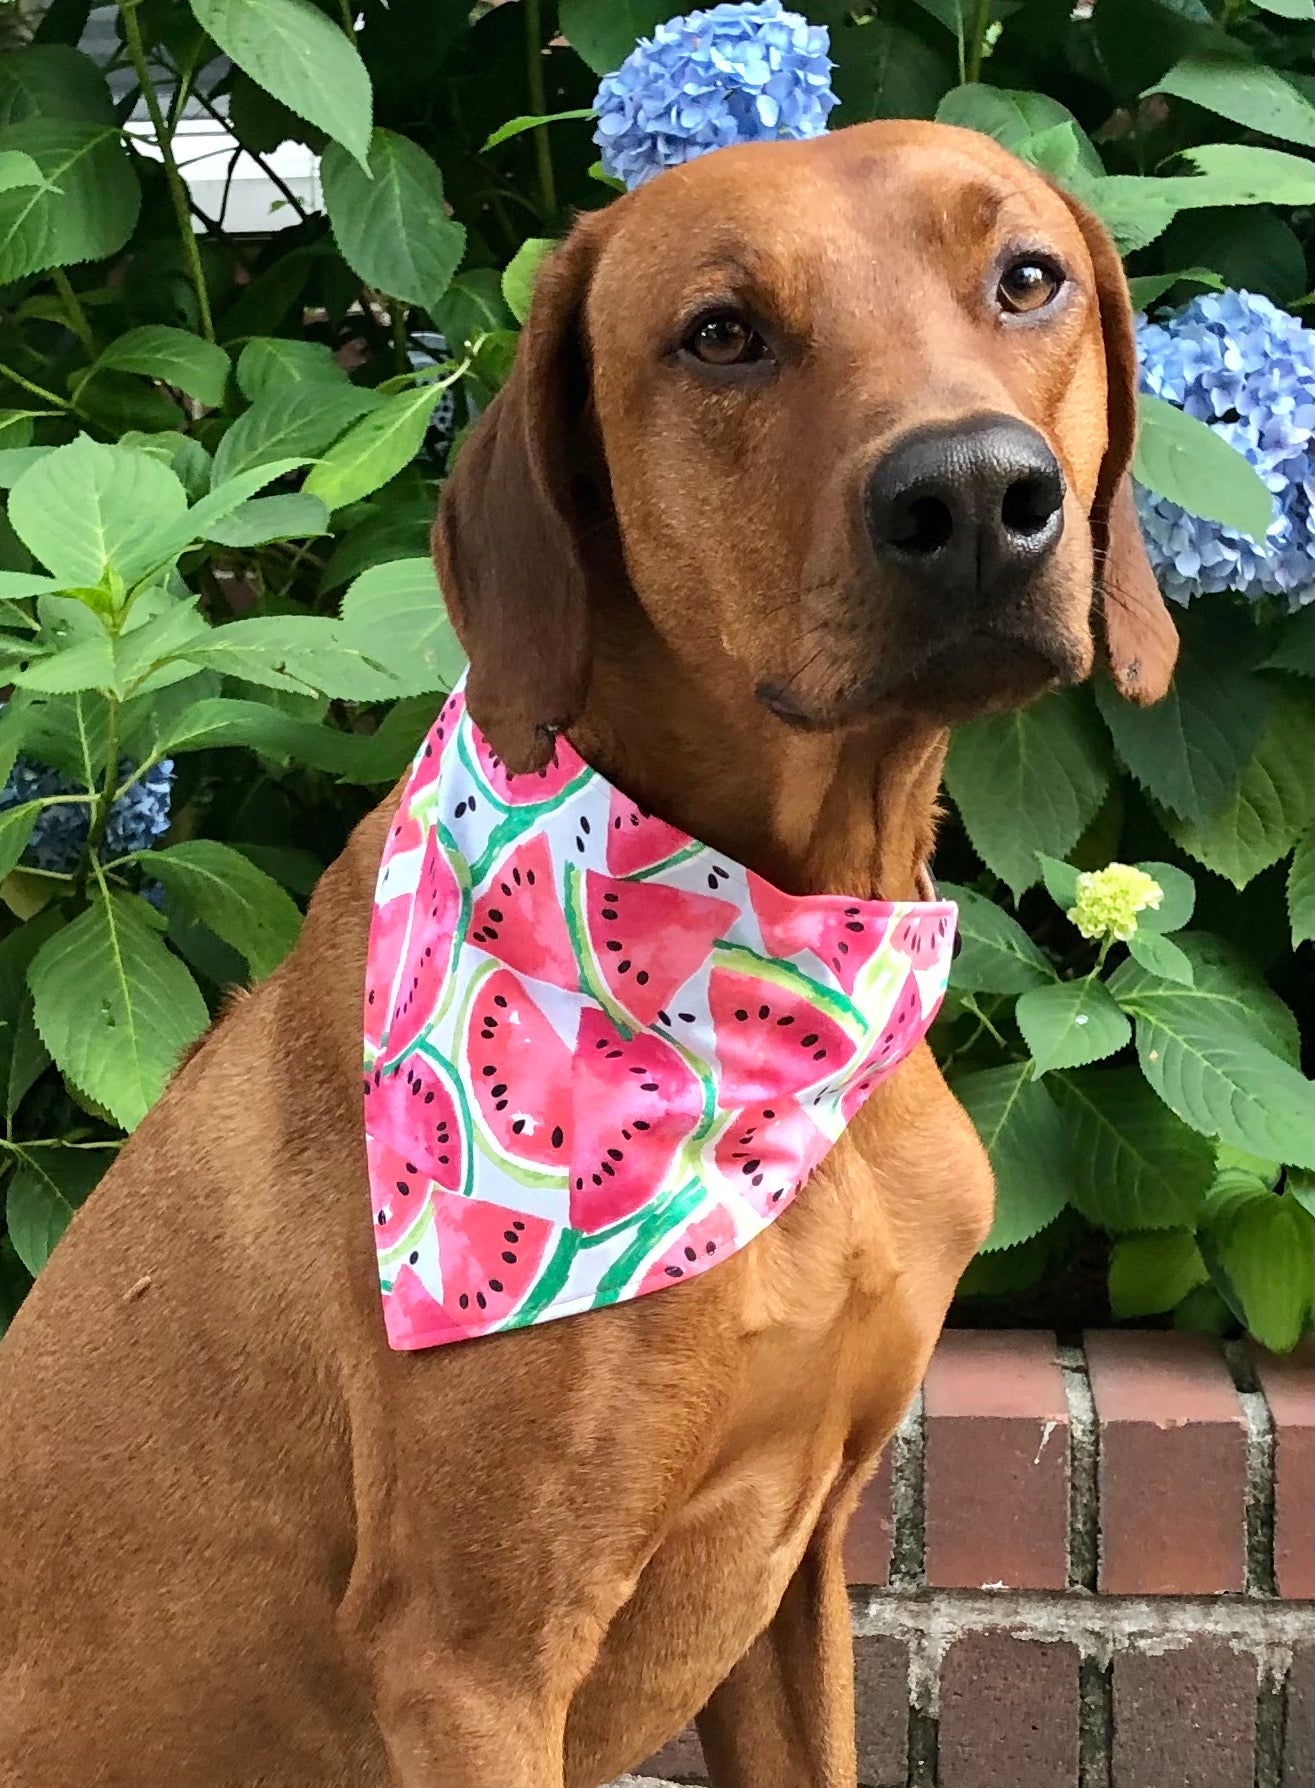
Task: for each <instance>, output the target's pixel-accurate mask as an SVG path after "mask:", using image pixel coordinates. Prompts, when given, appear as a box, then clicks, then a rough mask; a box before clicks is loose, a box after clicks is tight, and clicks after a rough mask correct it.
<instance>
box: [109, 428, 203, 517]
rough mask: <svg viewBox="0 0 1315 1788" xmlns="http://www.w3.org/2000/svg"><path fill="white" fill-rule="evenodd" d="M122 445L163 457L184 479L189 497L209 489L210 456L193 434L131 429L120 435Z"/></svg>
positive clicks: (166, 430) (196, 495)
mask: <svg viewBox="0 0 1315 1788" xmlns="http://www.w3.org/2000/svg"><path fill="white" fill-rule="evenodd" d="M119 445H120V447H134V448H136V450H137V452H138V453H150V454H153V455H154V456H155V458H156V459H162V460H163V461H164V463H165V465H167V466H168V467H169V468H170V469H171V470H172V471H173V473H174V475H175V477H177V478H179V479H181V481H182V485H183V489H184V490H185V491H186V492H187V495H188V497H189V498H191V499H193V500H195V499H196V498H197V497H201V496H204V495H205V493H206V491H208V490H209V488H210V455H209V454H208V453H207V452H206V450H205V448H204V447H203V446H202V445H201V443H200V442H199V441H198V440H196V439H195V438H194V437H193V436H192V435H183V434H179V433H178V431H177V429H165V430H163V431H162V432H161V433H160V434H157V435H146V434H141V433H139V432H138V431H136V430H132V431H130V432H129V433H128V434H126V435H121V436H120V438H119Z"/></svg>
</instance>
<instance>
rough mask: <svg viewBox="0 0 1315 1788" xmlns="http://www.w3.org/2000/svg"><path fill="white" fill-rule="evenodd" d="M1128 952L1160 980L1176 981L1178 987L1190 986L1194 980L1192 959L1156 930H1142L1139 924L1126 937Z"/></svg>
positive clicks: (1135, 960)
mask: <svg viewBox="0 0 1315 1788" xmlns="http://www.w3.org/2000/svg"><path fill="white" fill-rule="evenodd" d="M1128 954H1129V955H1130V956H1131V957H1132V959H1133V961H1134V962H1139V963H1140V964H1141V966H1142V967H1143V968H1144V969H1148V970H1149V971H1150V973H1151V974H1153V975H1158V976H1159V977H1160V979H1161V980H1162V981H1176V982H1177V983H1178V984H1179V986H1180V987H1191V986H1193V985H1194V984H1195V981H1196V972H1195V970H1194V969H1193V968H1192V959H1191V957H1190V956H1188V955H1187V954H1186V952H1185V951H1183V950H1181V949H1179V947H1178V945H1177V944H1175V943H1174V941H1173V939H1172V938H1167V937H1164V936H1162V935H1161V934H1160V933H1159V932H1157V931H1143V930H1142V929H1141V928H1140V926H1139V927H1138V929H1137V930H1136V931H1134V932H1133V934H1132V936H1131V937H1130V938H1129V939H1128Z"/></svg>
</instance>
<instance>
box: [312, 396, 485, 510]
mask: <svg viewBox="0 0 1315 1788" xmlns="http://www.w3.org/2000/svg"><path fill="white" fill-rule="evenodd" d="M450 382H451V381H450V380H435V381H433V382H432V383H428V384H424V385H417V386H415V387H414V388H413V389H412V390H410V391H400V392H399V393H398V394H397V396H396V397H390V398H388V399H387V401H386V402H385V403H383V404H381V405H380V407H379V408H378V409H377V410H374V411H372V412H371V413H370V414H369V415H368V416H364V417H362V419H361V420H360V421H359V422H357V423H356V424H355V425H354V426H353V427H352V428H349V429H348V430H347V433H346V434H345V435H343V436H342V437H341V439H339V440H338V441H336V442H335V443H334V445H333V446H332V447H330V449H329V451H328V452H327V453H326V454H325V455H324V458H323V459H322V460H321V461H320V463H319V464H318V465H317V466H312V468H311V470H310V472H309V473H308V475H307V478H306V482H305V484H304V485H303V487H302V488H303V490H304V491H305V493H306V495H307V496H308V497H318V498H319V500H320V502H321V503H323V504H324V506H325V508H326V509H327V510H334V509H342V508H344V507H345V506H346V505H347V504H348V503H355V502H358V501H359V500H360V499H361V498H362V497H368V496H369V495H370V494H371V492H373V491H376V490H378V489H379V487H380V485H383V484H387V482H388V480H389V479H390V478H394V477H396V475H397V474H398V473H399V472H400V471H401V470H402V468H403V466H406V465H409V464H410V462H411V461H412V460H413V459H414V458H415V456H416V454H417V453H419V451H420V448H421V446H422V444H423V442H424V438H425V431H426V429H427V428H428V427H429V419H430V417H431V416H432V415H433V413H434V408H435V406H436V404H437V403H438V400H439V399H440V397H442V395H443V391H444V389H445V387H446V385H447V384H449V383H450Z"/></svg>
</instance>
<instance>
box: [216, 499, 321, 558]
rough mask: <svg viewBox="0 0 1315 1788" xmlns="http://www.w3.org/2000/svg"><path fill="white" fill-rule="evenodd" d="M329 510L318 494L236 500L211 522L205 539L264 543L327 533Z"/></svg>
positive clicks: (240, 544) (231, 543)
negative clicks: (233, 506) (228, 511)
mask: <svg viewBox="0 0 1315 1788" xmlns="http://www.w3.org/2000/svg"><path fill="white" fill-rule="evenodd" d="M328 530H329V512H328V510H327V509H326V508H325V506H324V504H323V503H321V502H320V500H319V499H318V497H313V496H310V495H309V494H307V493H305V492H298V493H296V494H295V495H291V496H282V497H255V498H252V499H249V500H248V501H247V502H245V503H239V504H238V506H237V508H236V509H235V510H234V511H233V513H232V514H231V515H228V516H225V517H224V518H223V519H222V520H220V521H216V522H213V523H212V524H211V525H210V527H209V528H207V529H206V539H207V540H214V541H217V542H218V544H219V545H220V546H231V547H250V546H264V545H265V543H266V542H267V541H270V540H305V539H310V538H312V537H313V536H315V535H316V534H327V533H328Z"/></svg>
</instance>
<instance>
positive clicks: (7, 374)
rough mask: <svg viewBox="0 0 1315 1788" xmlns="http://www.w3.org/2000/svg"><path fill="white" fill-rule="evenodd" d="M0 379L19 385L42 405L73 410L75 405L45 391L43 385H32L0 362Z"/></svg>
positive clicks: (11, 368) (29, 380) (64, 398)
mask: <svg viewBox="0 0 1315 1788" xmlns="http://www.w3.org/2000/svg"><path fill="white" fill-rule="evenodd" d="M0 379H8V380H9V381H10V383H11V384H14V385H21V386H22V388H23V390H24V391H30V392H31V393H32V396H33V397H39V398H40V399H41V401H42V402H43V403H47V404H54V405H55V407H56V409H60V410H75V409H76V408H77V405H76V404H73V403H70V402H69V400H68V398H66V397H59V396H57V395H56V394H55V392H53V391H47V390H46V388H45V386H44V385H34V384H33V383H32V381H31V379H25V378H24V377H23V375H22V373H21V372H15V370H14V368H13V367H12V366H8V365H6V363H5V362H4V361H3V360H0Z"/></svg>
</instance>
